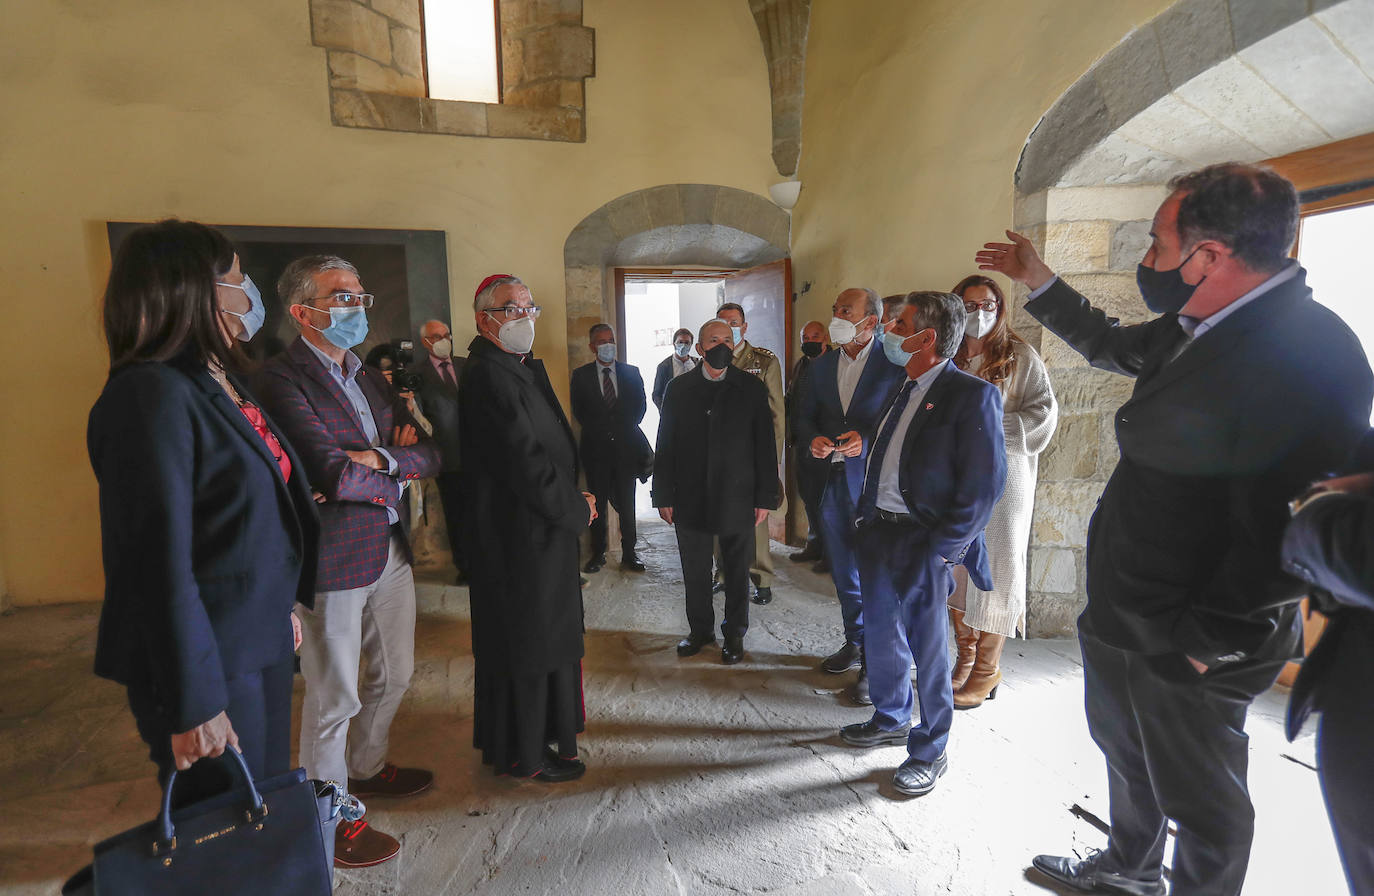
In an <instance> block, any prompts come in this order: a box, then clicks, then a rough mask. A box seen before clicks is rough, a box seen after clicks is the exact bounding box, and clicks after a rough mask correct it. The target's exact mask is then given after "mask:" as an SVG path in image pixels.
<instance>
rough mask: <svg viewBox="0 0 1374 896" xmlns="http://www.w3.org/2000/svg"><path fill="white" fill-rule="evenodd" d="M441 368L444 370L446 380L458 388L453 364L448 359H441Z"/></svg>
mask: <svg viewBox="0 0 1374 896" xmlns="http://www.w3.org/2000/svg"><path fill="white" fill-rule="evenodd" d="M439 369H440V370H441V371H442V372H443V375H444V381H445V382H447V383H448V384H449V385H450V386H452V387H453V388H455V389H457V388H458V383H457V382H456V381H454V379H453V365H452V364H450V363H449V362H447V361H440V362H439Z"/></svg>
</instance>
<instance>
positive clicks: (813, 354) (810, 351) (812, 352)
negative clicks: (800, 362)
mask: <svg viewBox="0 0 1374 896" xmlns="http://www.w3.org/2000/svg"><path fill="white" fill-rule="evenodd" d="M824 348H825V346H824V345H822V344H821V343H819V342H803V343H802V354H803V355H806V356H807V357H808V358H818V357H820V354H821V350H822V349H824Z"/></svg>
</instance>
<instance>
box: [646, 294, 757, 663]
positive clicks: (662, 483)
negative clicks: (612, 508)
mask: <svg viewBox="0 0 1374 896" xmlns="http://www.w3.org/2000/svg"><path fill="white" fill-rule="evenodd" d="M697 340H698V341H697V351H698V352H699V353H700V354H701V356H702V358H703V359H704V362H703V363H702V365H701V370H700V372H698V371H695V370H694V371H692V372H690V373H686V374H683V375H682V376H680V377H677V378H676V379H674V380H673V381H672V382H671V383H669V384H668V389H667V391H666V392H665V393H664V396H663V410H662V416H661V418H660V420H659V425H658V445H657V450H658V455H657V457H656V458H655V461H654V488H653V496H654V506H655V507H657V508H658V513H659V516H661V517H663V520H664V522H667V523H669V524H670V525H672V526H673V527H674V528H675V529H676V530H677V546H678V555H679V557H680V558H681V560H682V579H683V583H684V584H685V585H686V587H687V624H688V626H689V628H690V631H689V633H688V635H687V637H685V638H683V639H682V641H681V642H679V643H678V645H677V653H678V656H691V655H693V654H695V653H698V652H700V651H701V648H702V647H705V646H706V645H707V644H714V643H715V640H716V637H715V608H714V607H713V606H712V604H711V586H712V576H711V560H712V541H713V539H716V538H719V540H720V550H721V564H722V570H721V578H722V579H723V581H724V583H725V621H724V623H723V624H722V625H721V633H722V634H723V635H724V636H725V644H724V646H723V647H722V648H721V652H720V658H721V662H723V663H725V664H726V665H730V664H733V663H738V662H739V661H740V660H741V659H743V657H744V633H745V631H746V630H747V629H748V628H749V564H750V562H751V561H752V560H753V558H754V527H755V526H757V525H758V524H759V523H761V522H763V520H764V519H765V518H766V517H767V516H768V511H770V510H774V509H776V508H777V506H778V504H779V502H780V500H781V496H780V494H779V492H780V489H779V483H778V455H777V448H776V446H775V444H774V438H773V414H772V411H770V410H769V408H768V390H767V389H766V388H765V387H764V385H763V381H762V380H760V379H758V378H757V377H755V376H752V375H750V374H748V373H745V372H744V371H743V370H740V369H739V368H737V367H735V366H734V365H732V364H731V363H730V362H731V360H732V359H733V357H734V349H735V345H734V341H733V340H732V338H731V331H730V325H729V324H727V323H725V322H724V321H721V320H712V321H708V322H707V323H705V324H704V325H703V326H702V328H701V332H700V333H699V334H698V336H697Z"/></svg>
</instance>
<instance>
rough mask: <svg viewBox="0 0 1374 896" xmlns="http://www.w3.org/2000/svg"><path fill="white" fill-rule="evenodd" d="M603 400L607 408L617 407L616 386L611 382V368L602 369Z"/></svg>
mask: <svg viewBox="0 0 1374 896" xmlns="http://www.w3.org/2000/svg"><path fill="white" fill-rule="evenodd" d="M601 399H602V401H604V402H606V407H608V408H613V407H615V384H614V383H612V382H611V368H609V367H603V368H601Z"/></svg>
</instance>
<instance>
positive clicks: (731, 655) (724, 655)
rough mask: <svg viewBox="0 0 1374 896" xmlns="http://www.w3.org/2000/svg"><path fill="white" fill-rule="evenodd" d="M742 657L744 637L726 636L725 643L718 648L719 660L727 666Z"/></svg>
mask: <svg viewBox="0 0 1374 896" xmlns="http://www.w3.org/2000/svg"><path fill="white" fill-rule="evenodd" d="M742 659H744V639H743V638H726V639H725V645H724V646H723V647H721V648H720V661H721V662H722V663H724V664H725V665H727V666H733V665H734V664H735V663H738V662H739V661H740V660H742Z"/></svg>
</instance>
